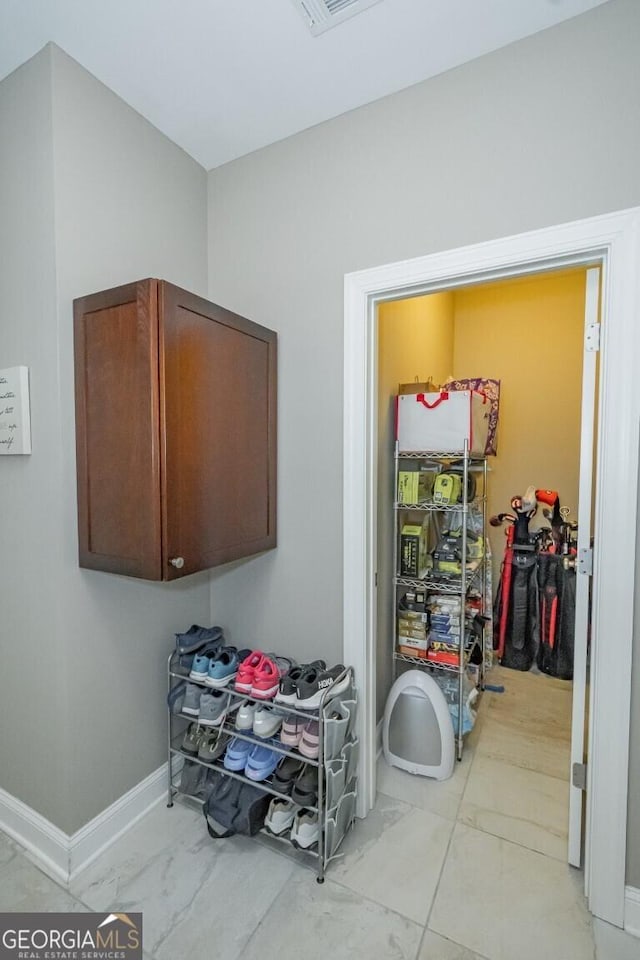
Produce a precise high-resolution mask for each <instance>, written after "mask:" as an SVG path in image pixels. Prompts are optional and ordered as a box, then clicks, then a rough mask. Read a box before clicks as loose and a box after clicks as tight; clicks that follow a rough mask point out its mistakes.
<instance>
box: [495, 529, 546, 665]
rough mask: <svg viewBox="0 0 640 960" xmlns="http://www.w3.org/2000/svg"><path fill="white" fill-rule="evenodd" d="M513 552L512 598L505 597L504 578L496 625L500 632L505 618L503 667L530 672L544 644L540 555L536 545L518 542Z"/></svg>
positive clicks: (498, 597)
mask: <svg viewBox="0 0 640 960" xmlns="http://www.w3.org/2000/svg"><path fill="white" fill-rule="evenodd" d="M523 547H524V549H523ZM511 553H512V555H511V573H510V577H509V581H510V583H509V590H510V593H509V595H508V597H507V596H505V595H503V592H502V591H503V589H504V586H505V578H504V576H503V577H501V579H500V587H499V589H498V596H497V597H496V611H495V614H494V623H497V624H498V629H499V626H500V623H501V621H502V620H503V618H504V622H505V627H506V631H505V640H504V647H503V652H502V665H503V666H505V667H510V668H511V669H512V670H530V669H531V667H532V666H533V664H534V662H535V659H536V654H537V652H538V645H539V642H540V630H539V622H538V605H539V604H538V577H537V570H536V554H535V551H534V548H533V547H532V546H529V545H527V546H525V545H522V544H521V545H518V544H515V543H514V545H513V547H512V551H511ZM505 562H506V560H505Z"/></svg>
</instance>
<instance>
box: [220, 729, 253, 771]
mask: <svg viewBox="0 0 640 960" xmlns="http://www.w3.org/2000/svg"><path fill="white" fill-rule="evenodd" d="M254 746H255V744H253V743H251V742H250V741H249V740H239V739H238V737H234V738H233V740H231V742H230V743H229V746H228V747H227V752H226V753H225V755H224V765H225V767H226V768H227V770H235V771H236V773H237V772H239V771H240V770H244V768H245V767H246V765H247V759H248V757H249V754H250V753H251V751H252V750H253V748H254Z"/></svg>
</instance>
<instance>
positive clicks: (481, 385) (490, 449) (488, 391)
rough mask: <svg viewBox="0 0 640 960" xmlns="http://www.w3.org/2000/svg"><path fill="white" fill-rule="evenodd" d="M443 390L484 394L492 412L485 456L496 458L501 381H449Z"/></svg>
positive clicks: (472, 379) (478, 379) (443, 386)
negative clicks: (473, 391)
mask: <svg viewBox="0 0 640 960" xmlns="http://www.w3.org/2000/svg"><path fill="white" fill-rule="evenodd" d="M442 389H443V390H477V391H478V393H484V395H485V397H486V398H487V400H489V402H490V403H491V412H490V414H489V432H488V433H487V445H486V447H485V451H484V452H485V454H486V456H488V457H495V455H496V453H497V452H498V412H499V407H500V381H499V380H486V379H484V378H482V377H472V378H471V379H469V380H447V382H446V383H443V384H442Z"/></svg>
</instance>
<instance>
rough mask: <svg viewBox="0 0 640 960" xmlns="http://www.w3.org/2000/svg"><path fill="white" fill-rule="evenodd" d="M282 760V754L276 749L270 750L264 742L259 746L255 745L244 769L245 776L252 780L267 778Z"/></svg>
mask: <svg viewBox="0 0 640 960" xmlns="http://www.w3.org/2000/svg"><path fill="white" fill-rule="evenodd" d="M281 760H282V754H281V753H276V751H275V750H269V748H268V747H263V746H262V744H261V745H260V746H258V747H253V749H252V750H251V753H250V754H249V757H248V759H247V764H246V767H245V771H244V774H245V777H249V779H250V780H266V779H267V777H270V776H271V774H272V773H273V771H274V770H275V769H276V767H277V766H278V764H279V763H280V761H281Z"/></svg>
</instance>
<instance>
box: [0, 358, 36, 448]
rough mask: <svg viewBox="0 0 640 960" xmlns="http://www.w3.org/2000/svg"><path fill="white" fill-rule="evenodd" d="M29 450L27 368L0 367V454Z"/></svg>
mask: <svg viewBox="0 0 640 960" xmlns="http://www.w3.org/2000/svg"><path fill="white" fill-rule="evenodd" d="M7 453H10V454H13V453H31V420H30V417H29V368H28V367H6V368H5V369H4V370H0V455H2V454H7Z"/></svg>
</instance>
